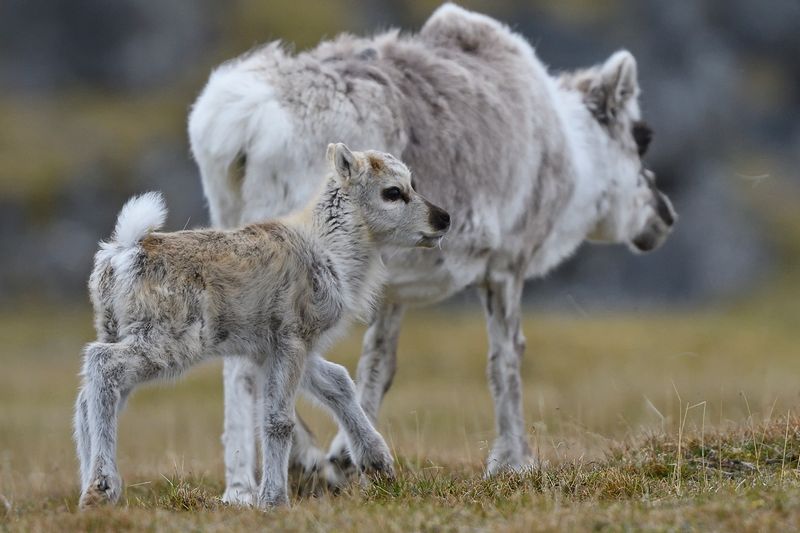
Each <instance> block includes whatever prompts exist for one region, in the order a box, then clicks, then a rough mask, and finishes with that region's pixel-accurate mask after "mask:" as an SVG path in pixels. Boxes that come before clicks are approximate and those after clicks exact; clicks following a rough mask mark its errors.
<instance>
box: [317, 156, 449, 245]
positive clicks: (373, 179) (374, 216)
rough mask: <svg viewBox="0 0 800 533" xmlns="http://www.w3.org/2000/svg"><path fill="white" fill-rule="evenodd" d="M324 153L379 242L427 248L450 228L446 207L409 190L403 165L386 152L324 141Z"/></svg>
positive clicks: (380, 243) (407, 176)
mask: <svg viewBox="0 0 800 533" xmlns="http://www.w3.org/2000/svg"><path fill="white" fill-rule="evenodd" d="M327 158H328V161H329V163H330V165H331V167H332V168H333V171H334V176H335V179H336V180H337V181H338V183H339V185H340V186H341V187H342V188H344V189H346V191H347V193H348V195H349V196H350V198H351V199H352V200H353V204H354V205H355V206H356V209H357V210H358V211H359V214H360V216H361V218H362V220H363V221H364V223H365V224H366V226H367V228H368V230H369V232H370V234H371V235H372V237H373V239H375V242H376V243H378V244H379V245H381V246H390V247H392V246H393V247H414V246H420V247H425V248H431V247H433V246H435V245H437V244H438V243H439V242H440V241H441V239H442V237H444V235H445V233H447V230H448V229H449V228H450V215H449V214H448V213H447V211H445V210H444V209H442V208H441V207H437V206H435V205H433V204H432V203H430V202H429V201H428V200H426V199H425V198H424V197H422V195H420V194H419V193H418V192H416V191H415V190H414V188H413V187H412V186H411V172H410V171H409V170H408V167H406V166H405V165H404V164H403V162H402V161H400V160H398V159H396V158H395V157H393V156H392V155H390V154H386V153H383V152H377V151H374V150H369V151H366V152H351V151H350V149H349V148H347V146H345V145H344V144H342V143H337V144H330V145H328V153H327Z"/></svg>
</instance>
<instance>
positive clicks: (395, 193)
mask: <svg viewBox="0 0 800 533" xmlns="http://www.w3.org/2000/svg"><path fill="white" fill-rule="evenodd" d="M381 196H382V197H383V199H384V200H386V201H387V202H396V201H398V200H400V199H402V198H403V192H402V191H401V190H400V189H399V188H397V187H389V188H386V189H383V191H382V192H381Z"/></svg>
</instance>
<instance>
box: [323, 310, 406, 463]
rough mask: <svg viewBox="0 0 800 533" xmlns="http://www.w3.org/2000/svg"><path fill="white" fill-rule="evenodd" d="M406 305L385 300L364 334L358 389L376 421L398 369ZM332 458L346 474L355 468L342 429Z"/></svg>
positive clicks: (367, 409)
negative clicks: (398, 353)
mask: <svg viewBox="0 0 800 533" xmlns="http://www.w3.org/2000/svg"><path fill="white" fill-rule="evenodd" d="M404 312H405V307H403V306H402V305H400V304H396V303H391V302H385V303H384V304H383V305H382V306H381V307H380V308H379V309H378V311H377V312H376V313H375V317H374V319H373V321H372V323H371V324H370V326H369V329H367V333H366V334H365V335H364V342H363V347H362V351H361V359H359V361H358V369H357V371H356V391H357V397H358V401H359V403H360V404H361V407H362V408H363V409H364V412H365V413H366V414H367V416H368V417H369V418H370V420H372V422H373V423H374V424H376V423H377V420H378V410H379V409H380V406H381V402H382V401H383V396H384V394H386V391H388V390H389V387H391V385H392V379H393V378H394V373H395V371H396V370H397V341H398V337H399V336H400V325H401V324H402V322H403V313H404ZM328 457H329V458H330V460H331V462H333V463H334V464H336V465H338V466H339V467H340V468H341V469H342V470H343V471H345V473H346V472H347V471H349V470H350V469H351V468H352V464H351V461H350V458H349V454H348V448H347V436H346V435H345V432H344V431H343V430H342V429H340V430H339V433H338V434H337V435H336V438H334V439H333V442H332V443H331V447H330V450H329V452H328Z"/></svg>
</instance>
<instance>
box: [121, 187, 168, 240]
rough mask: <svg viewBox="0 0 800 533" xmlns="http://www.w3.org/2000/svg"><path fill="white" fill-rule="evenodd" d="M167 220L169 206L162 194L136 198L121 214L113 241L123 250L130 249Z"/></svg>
mask: <svg viewBox="0 0 800 533" xmlns="http://www.w3.org/2000/svg"><path fill="white" fill-rule="evenodd" d="M166 219H167V206H166V204H165V203H164V197H163V196H162V195H161V193H159V192H147V193H144V194H141V195H139V196H135V197H133V198H131V199H130V200H128V201H127V202H126V203H125V205H124V206H123V207H122V210H121V211H120V212H119V216H118V217H117V225H116V226H115V227H114V235H113V237H112V240H113V241H114V243H116V244H117V245H119V246H120V247H122V248H130V247H131V246H135V245H136V244H137V243H138V242H139V241H140V240H142V238H143V237H144V236H145V235H147V234H148V233H150V232H151V231H155V230H157V229H160V228H161V227H162V226H163V225H164V221H165V220H166Z"/></svg>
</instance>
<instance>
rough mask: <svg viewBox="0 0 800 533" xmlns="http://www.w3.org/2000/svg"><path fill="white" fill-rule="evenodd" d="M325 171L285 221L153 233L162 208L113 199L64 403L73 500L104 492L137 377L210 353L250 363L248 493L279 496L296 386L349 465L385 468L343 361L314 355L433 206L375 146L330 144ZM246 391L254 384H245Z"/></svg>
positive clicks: (412, 241)
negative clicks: (322, 412) (315, 195)
mask: <svg viewBox="0 0 800 533" xmlns="http://www.w3.org/2000/svg"><path fill="white" fill-rule="evenodd" d="M328 160H329V162H330V164H331V165H332V167H333V169H335V172H334V173H333V174H332V175H331V177H330V178H329V179H328V181H327V183H326V185H325V188H324V190H323V191H322V194H321V196H320V197H319V199H318V200H317V201H316V202H315V203H314V204H313V205H312V206H310V208H309V209H308V210H307V211H306V213H304V214H303V215H299V216H298V217H295V218H293V219H291V220H285V221H269V222H261V223H257V224H251V225H248V226H246V227H244V228H241V229H237V230H233V231H230V230H229V231H221V230H192V231H181V232H175V233H156V232H152V230H153V229H158V227H159V226H160V225H161V224H162V223H163V220H164V217H165V214H166V210H165V208H164V206H163V200H162V199H161V197H160V196H158V195H155V194H152V193H151V194H147V195H144V196H141V197H138V198H134V199H133V200H131V201H130V202H129V203H128V204H126V206H125V207H124V208H123V209H122V211H121V213H120V216H119V219H118V222H117V227H116V230H115V232H114V238H113V239H112V241H111V242H109V243H104V244H103V245H102V247H101V249H100V251H99V252H98V253H97V255H96V257H95V267H94V270H93V272H92V275H91V278H90V282H89V287H90V291H91V297H92V303H93V305H94V308H95V323H96V327H97V341H96V342H92V343H90V344H88V345H87V346H86V348H85V350H84V365H83V378H84V383H83V386H82V388H81V390H80V393H79V395H78V400H77V403H76V409H75V437H76V444H77V448H78V458H79V460H80V468H81V483H82V489H83V491H82V495H81V500H80V505H81V507H82V508H84V507H90V506H93V505H97V504H101V503H105V502H115V501H116V500H117V499H118V498H119V496H120V494H121V490H122V482H121V479H120V476H119V473H118V472H117V467H116V457H115V456H116V434H117V418H118V415H119V412H120V410H121V409H122V405H123V403H124V400H125V398H126V397H127V395H128V394H129V393H130V392H131V391H132V390H133V389H134V388H135V387H137V386H138V385H139V384H141V383H143V382H146V381H151V380H155V379H164V378H170V377H177V376H178V375H180V374H181V373H182V372H183V371H185V370H186V369H188V368H189V367H191V366H193V365H195V364H197V363H199V362H201V361H203V360H206V359H208V358H211V357H214V356H225V355H227V356H230V355H231V354H239V355H240V356H243V357H246V358H247V359H248V360H249V361H250V363H251V365H253V366H254V367H256V368H257V371H256V372H254V375H253V379H251V380H249V381H248V382H247V383H246V384H245V386H246V387H248V388H250V389H251V392H250V394H251V396H252V395H255V394H257V395H258V397H259V398H262V405H263V412H262V413H261V415H262V421H261V423H260V424H259V425H260V428H261V433H262V434H261V442H262V455H263V472H264V475H263V479H262V481H261V486H260V488H259V491H258V498H257V503H259V504H260V505H262V506H274V505H284V504H287V503H288V493H287V467H288V462H289V458H290V447H291V438H292V432H293V430H294V428H295V422H294V420H295V419H294V403H295V395H296V392H297V390H298V388H299V387H301V386H302V388H303V389H304V390H306V391H307V392H309V393H310V394H311V395H312V396H313V397H314V398H315V399H316V400H317V401H319V402H320V403H321V404H322V405H323V406H325V407H326V408H328V409H329V410H330V411H331V412H332V413H333V414H334V416H335V417H336V419H337V421H338V423H339V425H340V427H341V428H342V430H343V431H344V432H345V433H346V434H347V436H348V437H347V439H348V444H349V447H350V450H351V452H352V454H353V456H354V457H355V461H356V462H357V463H358V465H359V466H360V468H361V470H362V471H366V472H379V473H383V474H386V475H392V474H393V467H392V457H391V454H390V453H389V449H388V447H387V446H386V443H385V442H384V441H383V439H382V438H381V436H380V435H379V434H378V433H377V432H376V431H375V429H374V428H373V426H372V425H371V423H370V422H369V420H368V419H367V417H366V415H365V413H364V411H363V410H362V408H361V407H360V405H359V404H358V402H357V401H356V390H355V385H354V384H353V382H352V380H351V379H350V376H349V375H348V373H347V371H346V370H345V369H344V368H343V367H341V366H339V365H335V364H333V363H330V362H328V361H326V360H325V359H323V358H322V356H321V355H320V353H321V352H322V350H324V349H325V347H326V346H327V344H328V343H329V342H330V341H331V340H332V338H333V336H334V335H335V334H336V333H337V332H340V331H341V330H342V329H343V328H344V326H346V325H347V323H348V321H349V320H351V319H354V318H360V319H363V318H364V317H366V316H367V315H369V314H370V313H371V309H372V307H373V303H374V301H375V299H376V298H377V296H378V293H379V291H380V287H381V283H382V281H383V265H382V263H381V258H380V254H381V253H382V252H384V251H386V250H387V249H396V248H398V247H399V248H402V247H412V246H433V245H436V244H438V241H439V240H440V239H441V237H442V236H443V235H444V233H445V232H446V231H447V226H448V225H449V222H447V223H444V222H443V221H442V218H443V217H444V216H445V213H444V211H442V210H441V209H440V208H437V207H435V206H433V205H431V204H430V203H429V202H427V201H426V200H425V199H424V198H422V197H421V196H420V195H419V194H418V193H416V192H415V191H414V190H413V189H412V188H411V185H410V174H409V171H408V169H407V168H406V167H405V165H403V164H402V163H401V162H400V161H398V160H396V159H394V158H393V157H392V156H391V155H389V154H382V153H379V152H372V151H371V152H366V153H359V152H356V153H355V154H354V153H351V152H350V151H349V150H348V149H347V148H346V147H345V146H344V145H343V144H339V145H336V146H334V145H331V146H330V147H329V149H328ZM252 391H255V393H253V392H252Z"/></svg>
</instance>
